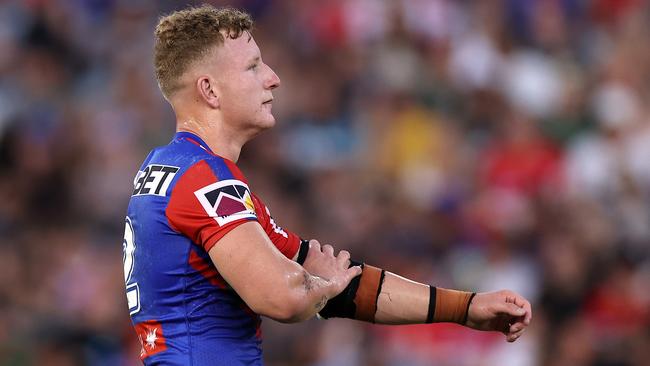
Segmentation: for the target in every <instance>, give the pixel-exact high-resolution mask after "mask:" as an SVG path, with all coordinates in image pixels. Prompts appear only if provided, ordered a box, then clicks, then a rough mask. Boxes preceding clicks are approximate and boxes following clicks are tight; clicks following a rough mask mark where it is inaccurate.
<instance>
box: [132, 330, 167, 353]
mask: <svg viewBox="0 0 650 366" xmlns="http://www.w3.org/2000/svg"><path fill="white" fill-rule="evenodd" d="M135 332H136V333H137V335H138V340H139V341H140V347H141V349H140V359H141V360H144V359H145V358H147V357H149V356H153V355H155V354H157V353H160V352H163V351H165V350H166V349H167V340H166V339H165V337H164V336H163V329H162V325H161V324H160V323H159V322H157V321H155V320H146V321H144V322H142V323H138V324H135Z"/></svg>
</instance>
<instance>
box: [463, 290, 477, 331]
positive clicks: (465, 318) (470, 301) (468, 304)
mask: <svg viewBox="0 0 650 366" xmlns="http://www.w3.org/2000/svg"><path fill="white" fill-rule="evenodd" d="M474 296H476V292H472V296H470V297H469V301H468V302H467V310H465V317H463V322H462V323H461V324H462V325H465V324H467V316H468V315H469V307H470V306H472V300H474Z"/></svg>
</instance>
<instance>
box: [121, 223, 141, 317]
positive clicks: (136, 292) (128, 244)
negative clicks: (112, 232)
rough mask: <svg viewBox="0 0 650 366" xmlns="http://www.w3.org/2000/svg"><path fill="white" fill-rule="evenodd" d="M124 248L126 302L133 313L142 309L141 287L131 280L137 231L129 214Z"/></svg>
mask: <svg viewBox="0 0 650 366" xmlns="http://www.w3.org/2000/svg"><path fill="white" fill-rule="evenodd" d="M122 250H123V251H124V254H123V256H122V260H123V261H124V283H125V285H126V302H127V303H128V305H129V314H130V315H133V314H135V313H137V312H138V311H140V288H139V287H138V283H137V282H133V283H132V282H131V276H132V275H133V267H135V232H134V231H133V224H131V219H130V218H129V217H128V216H127V217H126V225H125V227H124V242H122Z"/></svg>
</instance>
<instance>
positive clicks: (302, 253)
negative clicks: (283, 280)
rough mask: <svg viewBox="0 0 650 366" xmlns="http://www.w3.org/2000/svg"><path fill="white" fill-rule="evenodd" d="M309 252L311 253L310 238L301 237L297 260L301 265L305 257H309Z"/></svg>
mask: <svg viewBox="0 0 650 366" xmlns="http://www.w3.org/2000/svg"><path fill="white" fill-rule="evenodd" d="M307 253H309V240H305V239H300V250H299V251H298V258H297V259H296V262H297V263H298V264H300V265H301V266H302V265H303V263H305V259H307Z"/></svg>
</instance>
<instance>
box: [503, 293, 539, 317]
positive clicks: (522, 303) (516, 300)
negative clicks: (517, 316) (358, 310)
mask: <svg viewBox="0 0 650 366" xmlns="http://www.w3.org/2000/svg"><path fill="white" fill-rule="evenodd" d="M504 295H505V296H506V303H513V304H515V305H517V306H518V307H520V308H522V309H524V310H525V318H524V323H526V325H529V324H530V321H531V320H532V318H533V309H532V306H531V305H530V302H528V300H526V299H525V298H524V297H522V296H520V295H519V294H517V293H515V292H512V291H506V292H505V294H504Z"/></svg>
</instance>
